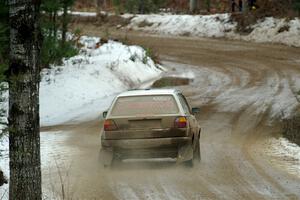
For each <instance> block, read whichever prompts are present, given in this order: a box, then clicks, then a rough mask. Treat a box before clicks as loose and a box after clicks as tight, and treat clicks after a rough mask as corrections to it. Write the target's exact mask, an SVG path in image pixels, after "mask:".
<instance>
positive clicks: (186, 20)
mask: <svg viewBox="0 0 300 200" xmlns="http://www.w3.org/2000/svg"><path fill="white" fill-rule="evenodd" d="M125 17H128V16H125ZM235 26H236V24H235V23H233V22H231V21H230V16H229V15H228V14H216V15H158V14H152V15H136V16H135V17H134V18H133V19H132V20H131V23H130V24H129V25H128V27H129V28H132V29H135V30H143V31H148V32H151V33H160V34H166V35H182V36H200V37H225V36H226V34H227V32H230V31H232V30H233V29H234V28H235Z"/></svg>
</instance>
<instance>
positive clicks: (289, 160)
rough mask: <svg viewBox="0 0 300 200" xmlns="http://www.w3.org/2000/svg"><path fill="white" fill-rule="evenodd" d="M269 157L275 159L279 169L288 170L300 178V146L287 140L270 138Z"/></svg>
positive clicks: (267, 147)
mask: <svg viewBox="0 0 300 200" xmlns="http://www.w3.org/2000/svg"><path fill="white" fill-rule="evenodd" d="M266 149H267V150H266V151H267V153H268V155H270V156H272V157H275V159H276V161H277V162H276V163H278V160H281V162H280V163H279V165H280V166H279V167H281V168H286V169H287V170H288V171H289V172H290V173H292V174H295V175H298V176H299V177H300V146H298V145H297V144H294V143H291V142H289V141H288V140H287V139H285V138H278V139H276V138H270V139H269V140H268V141H267V142H266Z"/></svg>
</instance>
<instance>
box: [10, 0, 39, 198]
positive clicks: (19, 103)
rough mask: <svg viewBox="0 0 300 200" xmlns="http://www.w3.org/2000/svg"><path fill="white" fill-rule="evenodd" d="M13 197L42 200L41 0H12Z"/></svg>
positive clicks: (11, 103)
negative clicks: (40, 124) (40, 121)
mask: <svg viewBox="0 0 300 200" xmlns="http://www.w3.org/2000/svg"><path fill="white" fill-rule="evenodd" d="M8 3H9V20H10V60H9V71H8V80H9V118H8V123H9V158H10V163H9V166H10V185H9V198H10V199H11V200H33V199H34V200H39V199H42V189H41V159H40V134H39V132H40V130H39V127H40V126H39V79H40V77H39V66H40V46H41V34H40V25H39V8H40V0H8Z"/></svg>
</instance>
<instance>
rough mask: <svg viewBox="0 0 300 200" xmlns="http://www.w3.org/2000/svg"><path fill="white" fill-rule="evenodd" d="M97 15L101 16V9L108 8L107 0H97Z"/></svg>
mask: <svg viewBox="0 0 300 200" xmlns="http://www.w3.org/2000/svg"><path fill="white" fill-rule="evenodd" d="M96 4H97V5H96V7H97V16H101V10H106V6H107V2H106V0H96Z"/></svg>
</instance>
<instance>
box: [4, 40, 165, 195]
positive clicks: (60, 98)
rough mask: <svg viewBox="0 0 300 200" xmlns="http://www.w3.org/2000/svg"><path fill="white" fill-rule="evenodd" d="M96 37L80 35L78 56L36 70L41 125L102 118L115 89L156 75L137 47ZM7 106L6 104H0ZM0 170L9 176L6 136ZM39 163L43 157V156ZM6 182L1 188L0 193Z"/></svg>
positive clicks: (139, 83) (144, 82)
mask: <svg viewBox="0 0 300 200" xmlns="http://www.w3.org/2000/svg"><path fill="white" fill-rule="evenodd" d="M99 41H100V38H97V37H85V36H83V37H81V40H80V43H82V45H83V47H82V48H81V50H80V53H79V55H77V56H75V57H72V58H70V59H68V60H65V61H64V62H63V65H62V66H51V68H50V69H45V70H43V71H42V72H41V77H42V80H41V83H40V119H41V126H51V125H58V124H62V123H75V122H79V121H87V120H91V119H96V118H97V117H101V116H102V111H104V110H106V109H107V108H108V106H109V105H110V103H111V101H112V99H113V98H114V97H115V95H117V94H118V93H120V92H122V91H125V90H128V89H131V88H138V87H140V86H141V87H146V85H149V84H150V83H151V82H152V81H155V80H156V79H157V78H159V77H160V74H161V73H162V72H163V68H162V67H161V66H158V65H156V64H155V63H154V62H153V61H152V60H151V58H150V57H148V56H147V55H146V51H145V50H144V49H143V48H141V47H139V46H126V45H123V44H121V43H118V42H113V41H109V42H108V43H106V44H103V45H101V46H100V47H98V46H97V43H98V42H99ZM3 106H4V107H7V103H5V104H4V105H3ZM0 153H2V154H3V156H2V157H1V159H0V168H1V169H2V170H3V171H4V172H5V174H8V139H7V138H6V137H4V138H3V139H2V141H0ZM42 159H43V162H44V163H46V161H45V160H47V158H44V157H42ZM7 188H8V186H7V185H6V186H4V187H1V189H0V199H1V194H3V193H4V192H5V191H6V190H7Z"/></svg>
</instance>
